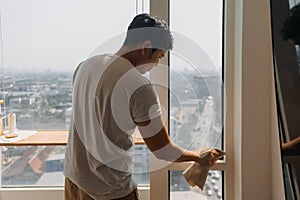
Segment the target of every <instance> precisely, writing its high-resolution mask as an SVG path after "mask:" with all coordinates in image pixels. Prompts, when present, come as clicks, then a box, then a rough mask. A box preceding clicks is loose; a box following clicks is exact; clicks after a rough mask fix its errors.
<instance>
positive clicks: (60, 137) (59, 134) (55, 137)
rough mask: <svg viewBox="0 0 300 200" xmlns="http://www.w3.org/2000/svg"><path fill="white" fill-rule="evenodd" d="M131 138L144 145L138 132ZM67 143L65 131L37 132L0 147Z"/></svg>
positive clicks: (60, 144) (61, 144)
mask: <svg viewBox="0 0 300 200" xmlns="http://www.w3.org/2000/svg"><path fill="white" fill-rule="evenodd" d="M133 138H134V142H135V144H145V142H144V140H143V138H142V137H141V136H140V134H139V132H138V131H136V132H135V133H134V137H133ZM8 140H9V139H8ZM67 141H68V131H67V130H37V132H36V133H35V134H33V135H31V136H29V137H28V138H25V139H22V140H19V141H17V142H0V146H63V145H66V144H67Z"/></svg>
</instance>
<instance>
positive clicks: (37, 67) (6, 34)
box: [0, 0, 149, 187]
mask: <svg viewBox="0 0 300 200" xmlns="http://www.w3.org/2000/svg"><path fill="white" fill-rule="evenodd" d="M136 6H137V7H136ZM0 8H1V10H0V17H1V30H0V31H1V38H2V40H1V43H0V45H1V49H0V50H1V79H2V80H1V85H0V88H1V89H0V91H1V93H0V99H3V100H5V103H4V105H3V107H2V110H3V111H4V115H5V116H6V115H7V114H8V113H10V112H13V113H15V114H16V123H17V129H19V130H39V129H51V130H53V129H59V130H61V129H65V130H67V129H68V128H69V123H70V115H71V109H72V108H71V105H72V74H73V71H74V70H75V68H76V67H77V65H78V64H79V63H80V62H81V61H83V60H84V59H86V58H88V57H90V56H91V55H94V54H97V53H113V52H115V51H116V50H117V48H119V47H120V46H121V45H122V43H121V41H122V40H123V35H124V33H125V32H126V30H127V27H128V24H129V23H130V21H131V20H132V18H133V17H134V16H135V15H136V13H141V12H149V0H144V1H138V4H137V5H136V1H118V0H112V1H105V2H103V1H98V0H90V1H71V0H66V1H58V0H54V1H46V0H42V1H35V0H25V1H17V0H0ZM116 36H118V37H117V38H118V40H114V38H115V37H116ZM107 41H108V42H107ZM112 41H116V42H115V43H113V45H111V46H110V45H108V46H105V45H106V44H111V42H112ZM104 44H105V45H104ZM99 47H101V48H99ZM3 122H4V124H5V125H6V124H7V120H6V119H4V120H3ZM64 151H65V147H61V146H58V147H49V146H48V147H45V146H24V147H19V146H18V147H16V146H5V147H4V146H2V147H1V151H0V152H1V185H2V187H15V186H31V185H35V186H52V185H53V186H54V185H55V186H57V185H63V183H64V180H63V163H64ZM140 155H143V156H140ZM145 155H148V152H147V149H146V148H145V147H144V146H143V145H142V146H139V145H137V147H136V154H135V157H136V158H134V159H141V157H143V159H144V160H143V161H142V162H140V163H138V164H136V166H135V167H136V168H137V170H136V171H137V173H136V174H135V175H134V176H135V177H136V179H137V182H138V183H141V184H148V183H149V173H148V172H149V169H148V167H149V162H148V156H145ZM41 157H42V158H41Z"/></svg>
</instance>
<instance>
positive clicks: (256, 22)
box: [0, 0, 284, 200]
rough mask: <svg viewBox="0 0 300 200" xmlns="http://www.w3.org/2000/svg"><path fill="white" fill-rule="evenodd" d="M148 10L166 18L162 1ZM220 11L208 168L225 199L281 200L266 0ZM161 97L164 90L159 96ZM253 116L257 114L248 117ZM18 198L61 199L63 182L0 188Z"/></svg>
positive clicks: (162, 177)
mask: <svg viewBox="0 0 300 200" xmlns="http://www.w3.org/2000/svg"><path fill="white" fill-rule="evenodd" d="M150 12H151V13H154V14H158V15H160V16H161V17H163V18H164V19H168V0H161V1H155V0H151V1H150ZM224 12H225V15H224V86H225V94H226V96H225V99H224V100H225V108H226V112H225V113H224V114H225V121H224V125H225V126H224V149H225V151H226V157H225V159H224V161H220V162H218V163H217V164H216V165H215V166H214V168H213V169H221V170H224V174H225V177H224V191H225V194H224V195H225V196H224V197H225V199H230V200H231V199H232V200H235V199H236V200H239V199H243V200H248V199H249V200H252V199H274V200H281V199H284V187H283V181H282V177H283V176H282V170H281V159H280V144H279V140H278V127H277V123H276V121H277V120H276V102H275V93H274V91H273V87H274V78H273V62H272V48H271V47H272V41H271V33H270V29H271V24H270V1H269V0H260V1H252V0H240V1H239V0H227V1H225V2H224ZM253 13H255V15H253ZM258 33H259V35H258ZM258 36H259V37H258ZM254 50H256V51H254ZM261 52H263V53H261ZM259 53H261V55H260V54H259ZM166 57H167V56H166ZM166 61H167V59H164V62H166ZM256 72H259V73H257V74H256ZM151 76H152V77H155V76H158V75H157V74H152V75H151ZM164 78H165V77H164ZM262 86H263V87H262ZM258 93H259V94H262V96H261V97H260V98H257V96H255V94H258ZM253 94H254V95H253ZM166 97H167V95H165V96H163V97H162V98H166ZM254 112H255V113H254ZM253 116H260V117H257V118H255V117H254V118H252V117H253ZM250 118H251V119H250ZM260 120H261V121H260ZM253 127H255V130H254V131H253ZM272 133H274V134H272ZM275 136H276V137H275ZM253 138H261V140H255V139H253ZM254 147H255V150H254V151H253V148H254ZM257 152H259V154H257ZM266 160H267V161H268V162H267V163H264V164H263V165H262V164H261V162H263V161H266ZM150 163H151V166H153V165H154V164H155V162H153V161H152V160H150ZM187 165H188V163H180V164H179V163H177V164H172V165H169V166H170V167H169V168H170V169H171V170H178V169H184V168H185V167H186V166H187ZM151 166H150V167H151ZM168 170H169V169H166V168H163V169H162V170H160V171H154V172H152V173H151V175H150V185H151V190H150V195H151V197H150V198H151V199H153V200H154V199H168V192H169V191H168ZM272 177H273V178H272ZM262 185H263V186H264V189H263V190H262V189H261V186H262ZM139 189H140V188H139ZM144 189H145V190H144V192H145V193H143V190H142V189H141V192H140V194H141V198H142V199H143V200H144V198H145V199H148V198H149V188H144ZM144 194H146V195H145V196H144ZM20 197H23V198H24V197H25V199H29V198H31V199H35V198H36V199H40V198H43V199H44V200H48V199H49V200H50V199H53V197H57V199H59V198H61V199H62V198H63V187H59V188H56V189H53V188H43V189H38V188H33V189H0V198H1V199H3V200H6V199H15V198H20Z"/></svg>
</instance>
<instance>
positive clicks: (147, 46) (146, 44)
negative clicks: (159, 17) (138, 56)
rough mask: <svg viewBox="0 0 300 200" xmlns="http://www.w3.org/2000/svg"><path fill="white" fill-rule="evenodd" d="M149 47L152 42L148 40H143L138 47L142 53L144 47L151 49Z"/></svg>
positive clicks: (143, 53) (144, 51)
mask: <svg viewBox="0 0 300 200" xmlns="http://www.w3.org/2000/svg"><path fill="white" fill-rule="evenodd" d="M151 48H152V43H151V41H150V40H146V41H145V42H143V43H142V44H141V48H140V49H141V53H142V55H145V53H146V49H151Z"/></svg>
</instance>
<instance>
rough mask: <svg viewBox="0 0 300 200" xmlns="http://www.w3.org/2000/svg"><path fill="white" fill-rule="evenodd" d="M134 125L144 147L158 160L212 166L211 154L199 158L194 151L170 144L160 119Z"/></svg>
mask: <svg viewBox="0 0 300 200" xmlns="http://www.w3.org/2000/svg"><path fill="white" fill-rule="evenodd" d="M136 124H137V125H138V128H139V131H140V133H141V135H142V137H143V139H144V141H145V143H146V145H147V146H148V148H149V149H150V151H151V152H152V153H153V154H154V155H155V156H156V157H157V158H158V159H162V160H166V161H170V162H187V161H195V162H198V163H201V164H209V165H211V164H212V163H211V162H212V160H213V157H214V155H213V153H210V154H208V156H205V157H204V158H200V157H199V153H197V152H196V151H188V150H185V149H183V148H181V147H180V146H178V145H177V144H175V143H174V142H172V141H171V139H170V137H169V134H168V132H167V130H166V128H165V126H164V124H163V121H162V119H161V117H157V118H155V119H153V120H151V121H150V120H149V121H145V122H136Z"/></svg>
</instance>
